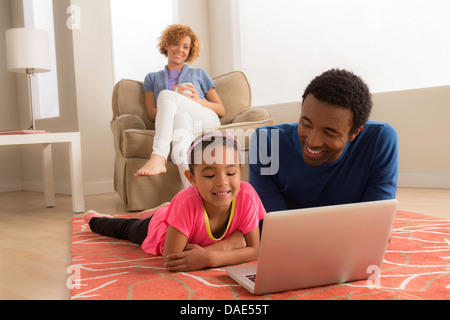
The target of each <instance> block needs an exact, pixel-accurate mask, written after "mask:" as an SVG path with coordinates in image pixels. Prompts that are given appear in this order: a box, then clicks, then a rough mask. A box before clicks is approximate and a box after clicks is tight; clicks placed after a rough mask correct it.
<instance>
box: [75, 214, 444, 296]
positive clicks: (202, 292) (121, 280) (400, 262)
mask: <svg viewBox="0 0 450 320" xmlns="http://www.w3.org/2000/svg"><path fill="white" fill-rule="evenodd" d="M120 216H122V217H130V215H120ZM72 225H73V231H72V232H73V236H72V264H71V266H70V267H69V268H68V279H67V285H68V286H69V288H70V289H71V299H73V300H111V299H114V300H127V299H129V300H133V299H135V300H141V299H149V300H160V299H164V300H169V299H172V300H174V299H176V300H200V299H206V300H219V299H220V300H224V299H227V300H245V299H252V300H255V299H273V300H282V299H288V300H292V299H298V300H300V299H351V300H361V299H450V276H449V271H450V220H445V219H439V218H435V217H430V216H425V215H421V214H415V213H408V212H403V211H398V212H397V214H396V218H395V220H394V226H393V232H392V238H391V242H390V243H389V244H388V247H387V251H386V255H385V259H384V262H383V266H382V268H381V270H373V273H372V274H368V279H367V280H363V281H357V282H352V283H345V284H336V285H330V286H325V287H318V288H310V289H303V290H294V291H289V292H282V293H277V294H270V295H265V296H264V295H263V296H254V295H252V294H250V293H248V292H247V291H246V290H245V289H243V288H242V287H241V286H239V285H237V284H236V283H235V282H234V281H233V280H232V279H230V278H229V277H228V276H227V275H226V274H225V269H224V268H218V269H207V270H202V271H196V272H189V273H187V272H181V273H173V272H167V271H166V270H165V268H164V267H163V261H162V257H156V256H151V255H148V254H146V253H144V252H143V251H142V250H141V249H140V247H139V246H137V245H134V244H132V243H129V242H127V241H122V240H116V239H111V238H107V237H103V236H99V235H97V234H94V233H92V232H91V231H90V229H89V227H88V226H87V225H86V224H85V223H84V222H83V220H82V219H81V218H80V217H77V218H74V219H73V221H72ZM253 263H255V262H253Z"/></svg>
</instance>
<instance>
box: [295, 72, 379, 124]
mask: <svg viewBox="0 0 450 320" xmlns="http://www.w3.org/2000/svg"><path fill="white" fill-rule="evenodd" d="M309 94H312V95H313V96H314V97H315V98H316V99H317V100H319V101H322V102H326V103H329V104H334V105H339V106H341V107H343V108H345V109H350V111H351V112H352V113H353V123H352V128H351V131H350V133H354V132H355V131H356V130H358V129H359V128H360V127H361V126H364V125H365V124H366V122H367V121H368V120H369V116H370V112H371V110H372V95H371V94H370V92H369V88H368V87H367V85H366V84H365V83H364V81H363V80H362V79H361V78H360V77H358V76H356V75H354V74H353V73H352V72H350V71H347V70H340V69H331V70H328V71H326V72H324V73H322V74H321V75H320V76H317V77H316V78H314V79H313V80H312V81H311V83H310V84H309V85H308V87H307V88H306V90H305V92H304V94H303V101H304V100H305V99H306V97H307V96H308V95H309Z"/></svg>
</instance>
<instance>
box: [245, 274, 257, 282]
mask: <svg viewBox="0 0 450 320" xmlns="http://www.w3.org/2000/svg"><path fill="white" fill-rule="evenodd" d="M245 277H246V278H247V279H249V280H250V281H252V282H255V279H256V274H247V275H246V276H245Z"/></svg>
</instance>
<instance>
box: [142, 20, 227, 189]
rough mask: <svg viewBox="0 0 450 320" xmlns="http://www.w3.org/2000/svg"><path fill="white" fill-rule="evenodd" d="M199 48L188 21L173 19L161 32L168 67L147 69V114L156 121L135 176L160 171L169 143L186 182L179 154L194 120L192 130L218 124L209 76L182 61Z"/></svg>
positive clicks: (217, 102)
mask: <svg viewBox="0 0 450 320" xmlns="http://www.w3.org/2000/svg"><path fill="white" fill-rule="evenodd" d="M200 49H201V44H200V40H199V38H198V37H197V35H196V34H195V33H194V32H193V31H192V29H191V28H190V27H188V26H185V25H179V24H174V25H171V26H169V27H168V28H167V29H166V30H164V31H163V33H162V35H161V37H160V42H159V51H160V52H161V54H163V55H164V56H166V57H167V60H168V62H167V66H166V67H165V69H164V70H161V71H158V72H151V73H149V74H148V75H147V76H146V77H145V81H144V95H145V106H146V108H147V114H148V117H149V119H150V120H151V121H154V122H155V137H154V140H153V151H152V155H151V157H150V159H149V160H148V161H147V163H146V164H145V165H144V166H143V167H142V168H140V169H139V170H138V171H137V172H136V173H135V176H136V177H140V176H154V175H158V174H161V173H165V172H166V161H167V157H168V155H169V151H170V146H171V144H172V150H173V152H172V161H173V162H174V163H175V164H176V165H177V166H178V170H179V172H180V177H181V180H182V181H183V184H184V185H185V187H188V186H189V181H188V180H187V179H186V178H185V175H184V171H185V170H186V169H187V163H186V161H185V160H186V159H185V158H184V157H185V155H186V151H187V148H188V147H189V145H190V143H191V142H192V140H194V127H195V125H194V124H196V125H197V124H198V125H197V126H198V127H199V128H195V129H197V130H200V131H203V130H208V129H211V128H216V127H218V126H220V121H219V117H223V116H224V115H225V108H224V106H223V104H222V102H221V100H220V98H219V95H218V94H217V92H216V90H215V87H214V83H213V81H212V79H211V77H210V76H209V75H208V74H207V73H206V71H205V70H203V69H201V68H197V69H191V68H189V67H188V66H187V65H186V64H185V63H192V62H194V60H195V59H197V58H198V57H199V55H200ZM200 125H201V127H200ZM177 132H178V134H177ZM175 150H177V151H178V152H175Z"/></svg>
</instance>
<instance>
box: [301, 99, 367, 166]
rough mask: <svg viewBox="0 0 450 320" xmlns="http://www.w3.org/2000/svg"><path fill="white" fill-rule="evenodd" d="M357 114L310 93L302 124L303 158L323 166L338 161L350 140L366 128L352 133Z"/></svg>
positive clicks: (302, 116)
mask: <svg viewBox="0 0 450 320" xmlns="http://www.w3.org/2000/svg"><path fill="white" fill-rule="evenodd" d="M352 123H353V113H352V111H351V110H350V109H346V108H344V107H342V106H338V105H332V104H329V103H326V102H322V101H320V100H318V99H316V98H315V97H314V95H312V94H309V95H308V96H307V97H306V98H305V100H304V101H303V106H302V113H301V115H300V120H299V123H298V137H299V140H300V145H301V148H302V156H303V160H304V161H305V163H306V164H307V165H310V166H319V165H321V164H323V163H330V162H333V161H336V160H337V159H339V157H340V156H341V154H342V152H343V151H344V149H345V147H346V145H347V143H348V142H349V141H352V140H353V139H355V137H356V136H357V135H358V134H359V133H360V132H361V131H362V129H364V127H361V128H359V129H358V130H356V131H355V132H354V133H351V134H350V131H351V128H352Z"/></svg>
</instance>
